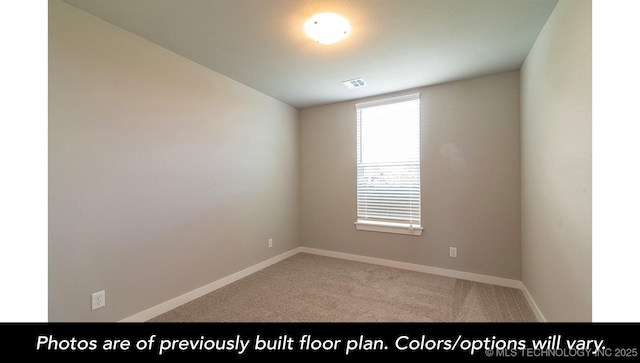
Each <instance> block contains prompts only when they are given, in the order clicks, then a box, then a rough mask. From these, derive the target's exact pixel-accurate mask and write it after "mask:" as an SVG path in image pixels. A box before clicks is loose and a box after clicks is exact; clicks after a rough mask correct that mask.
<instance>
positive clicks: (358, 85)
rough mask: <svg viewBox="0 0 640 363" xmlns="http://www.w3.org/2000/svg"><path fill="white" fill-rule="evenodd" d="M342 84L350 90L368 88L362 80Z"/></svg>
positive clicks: (357, 79)
mask: <svg viewBox="0 0 640 363" xmlns="http://www.w3.org/2000/svg"><path fill="white" fill-rule="evenodd" d="M342 84H344V85H345V86H347V88H348V89H354V88H361V87H366V86H367V84H366V83H365V82H364V80H363V79H362V78H356V79H350V80H348V81H343V82H342Z"/></svg>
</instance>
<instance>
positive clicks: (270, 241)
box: [269, 238, 273, 248]
mask: <svg viewBox="0 0 640 363" xmlns="http://www.w3.org/2000/svg"><path fill="white" fill-rule="evenodd" d="M271 247H273V238H269V248H271Z"/></svg>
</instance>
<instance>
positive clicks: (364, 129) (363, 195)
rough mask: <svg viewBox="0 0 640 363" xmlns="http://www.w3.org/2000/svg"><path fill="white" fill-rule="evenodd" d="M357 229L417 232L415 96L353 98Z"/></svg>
mask: <svg viewBox="0 0 640 363" xmlns="http://www.w3.org/2000/svg"><path fill="white" fill-rule="evenodd" d="M356 111H357V139H358V140H357V163H358V165H357V169H358V171H357V174H358V176H357V177H358V181H357V194H358V196H357V201H358V208H357V210H358V216H357V222H356V227H357V228H358V229H360V230H370V231H371V230H372V231H379V232H391V233H404V234H415V235H420V234H421V233H422V227H421V224H420V223H421V222H420V96H419V94H411V95H406V96H401V97H394V98H390V99H384V100H379V101H372V102H365V103H358V104H356Z"/></svg>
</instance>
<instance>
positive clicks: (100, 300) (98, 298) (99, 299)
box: [91, 290, 107, 310]
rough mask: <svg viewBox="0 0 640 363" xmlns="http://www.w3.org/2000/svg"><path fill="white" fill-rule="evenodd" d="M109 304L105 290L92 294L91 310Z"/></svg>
mask: <svg viewBox="0 0 640 363" xmlns="http://www.w3.org/2000/svg"><path fill="white" fill-rule="evenodd" d="M106 304H107V302H106V300H105V292H104V290H102V291H98V292H94V293H93V294H91V310H96V309H100V308H101V307H104V306H105V305H106Z"/></svg>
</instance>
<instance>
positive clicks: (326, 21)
mask: <svg viewBox="0 0 640 363" xmlns="http://www.w3.org/2000/svg"><path fill="white" fill-rule="evenodd" d="M304 31H305V32H306V33H307V35H308V36H309V37H311V38H312V39H313V40H315V41H316V42H318V43H320V44H333V43H335V42H339V41H341V40H342V39H344V38H346V37H347V36H348V35H349V33H351V26H350V25H349V22H348V21H347V19H345V18H343V17H342V16H340V15H338V14H334V13H320V14H316V15H314V16H313V17H312V18H311V19H309V20H307V22H306V23H305V25H304Z"/></svg>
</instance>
